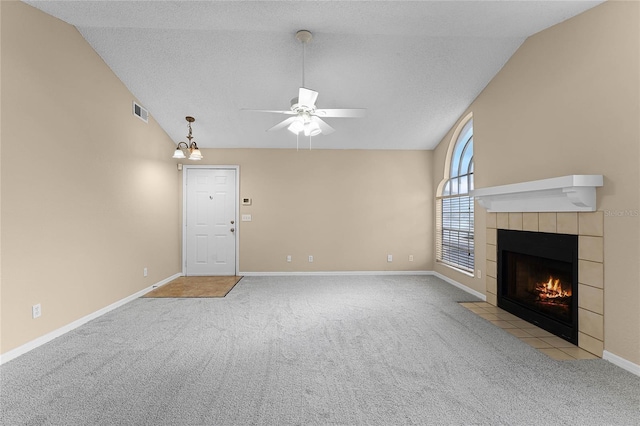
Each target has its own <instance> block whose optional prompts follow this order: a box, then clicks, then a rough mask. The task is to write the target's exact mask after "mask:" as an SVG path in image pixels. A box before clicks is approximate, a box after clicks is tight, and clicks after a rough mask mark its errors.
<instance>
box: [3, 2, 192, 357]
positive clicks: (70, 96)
mask: <svg viewBox="0 0 640 426" xmlns="http://www.w3.org/2000/svg"><path fill="white" fill-rule="evenodd" d="M1 8H2V15H1V16H2V129H1V136H2V160H1V161H2V164H1V165H2V180H1V182H2V266H1V268H2V282H1V286H2V287H1V293H0V295H1V306H2V330H1V331H2V337H1V342H0V344H1V348H0V352H2V353H6V352H7V351H9V350H11V349H14V348H16V347H17V346H20V345H22V344H24V343H26V342H29V341H31V340H33V339H35V338H37V337H40V336H42V335H44V334H46V333H48V332H50V331H53V330H55V329H57V328H59V327H62V326H64V325H66V324H69V323H71V322H72V321H74V320H77V319H79V318H81V317H83V316H85V315H87V314H90V313H92V312H95V311H96V310H98V309H100V308H103V307H105V306H108V305H109V304H111V303H113V302H116V301H118V300H120V299H122V298H125V297H127V296H129V295H131V294H133V293H135V292H137V291H139V290H141V289H143V288H145V287H148V286H150V285H152V284H154V283H155V282H158V281H160V280H162V279H164V278H167V277H169V276H171V275H173V274H175V273H177V272H179V270H180V264H179V257H180V239H179V228H178V224H179V203H177V201H176V200H178V190H179V183H178V177H177V175H176V171H175V164H174V161H173V160H171V159H170V158H169V154H168V153H170V152H171V151H172V149H173V148H172V147H173V146H174V145H173V143H172V141H171V140H170V139H169V138H168V136H167V135H166V134H165V133H164V131H162V130H161V129H160V127H159V126H158V125H157V124H156V123H155V122H154V121H153V119H151V120H150V122H149V124H145V123H144V122H142V121H140V120H139V119H138V118H136V117H134V116H133V115H132V113H131V108H132V106H131V103H132V101H133V100H134V97H133V96H132V95H131V93H129V92H128V91H127V89H126V88H125V86H124V85H123V84H122V83H121V82H120V81H119V80H118V79H117V78H116V77H115V75H114V74H113V73H112V72H111V70H110V69H109V68H108V67H107V66H106V65H105V63H104V62H103V61H102V60H101V59H100V57H99V56H98V55H97V54H96V53H95V52H94V51H93V50H92V49H91V47H90V46H89V45H88V44H87V43H86V41H85V40H84V39H83V38H82V36H81V35H80V34H79V33H78V32H77V31H76V29H75V28H73V27H72V26H70V25H67V24H65V23H63V22H62V21H59V20H57V19H55V18H52V17H50V16H48V15H46V14H44V13H42V12H40V11H38V10H36V9H34V8H32V7H30V6H27V5H25V4H24V3H19V2H1ZM144 267H147V268H148V270H149V276H148V277H147V278H143V268H144ZM36 303H41V304H42V317H41V318H39V319H35V320H34V319H32V318H31V306H32V305H34V304H36Z"/></svg>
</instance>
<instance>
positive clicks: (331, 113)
mask: <svg viewBox="0 0 640 426" xmlns="http://www.w3.org/2000/svg"><path fill="white" fill-rule="evenodd" d="M366 113H367V110H366V109H363V108H351V109H344V108H343V109H317V110H316V111H315V115H317V116H319V117H336V118H359V117H364V116H365V115H366Z"/></svg>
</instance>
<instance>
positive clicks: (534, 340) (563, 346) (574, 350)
mask: <svg viewBox="0 0 640 426" xmlns="http://www.w3.org/2000/svg"><path fill="white" fill-rule="evenodd" d="M460 305H461V306H463V307H465V308H467V309H469V310H471V311H472V312H473V313H475V314H476V315H478V313H476V312H474V311H475V310H477V311H484V312H485V313H486V314H490V313H495V315H496V316H498V317H502V316H505V315H510V316H513V315H511V314H509V313H507V312H505V311H503V310H502V309H500V308H498V307H495V306H491V305H488V303H486V302H461V303H460ZM501 311H502V312H501ZM513 317H514V318H517V317H515V316H513ZM489 322H490V323H491V324H493V325H495V326H496V327H498V328H501V329H502V330H503V331H506V332H507V333H509V334H511V335H513V336H516V337H517V338H518V339H520V340H522V341H523V342H524V343H526V344H528V345H529V346H531V347H534V348H536V349H537V350H538V351H540V352H542V353H544V354H545V355H547V356H549V357H551V358H553V359H555V360H559V361H567V360H573V361H576V360H581V359H597V358H598V356H597V354H598V353H600V354H602V342H600V341H599V340H597V339H594V338H592V337H591V336H588V335H586V334H584V333H580V334H581V335H580V343H581V344H582V345H585V349H586V350H584V349H581V348H579V347H577V346H575V345H573V344H572V343H570V342H567V341H566V340H564V339H561V338H559V337H556V336H553V335H552V336H550V337H536V336H534V335H539V334H545V333H546V331H545V330H542V329H541V328H538V327H536V326H535V325H533V324H530V323H528V322H527V321H522V320H519V319H518V320H517V321H505V320H489ZM514 324H517V325H518V326H516V325H514ZM589 350H593V351H595V352H593V354H592V353H589V352H588V351H589ZM598 351H599V352H598ZM594 354H595V355H594Z"/></svg>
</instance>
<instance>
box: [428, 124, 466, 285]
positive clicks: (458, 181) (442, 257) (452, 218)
mask: <svg viewBox="0 0 640 426" xmlns="http://www.w3.org/2000/svg"><path fill="white" fill-rule="evenodd" d="M460 127H461V128H460ZM458 129H459V131H457V132H455V133H454V137H455V135H456V133H457V137H455V145H454V146H453V149H451V148H450V149H449V153H448V155H447V165H448V167H445V176H444V179H443V181H442V182H441V183H440V185H439V187H438V192H437V197H436V206H437V207H436V208H437V211H436V233H437V235H436V259H437V261H439V262H442V263H444V264H447V265H450V266H453V267H455V268H459V269H462V270H464V271H467V272H471V273H473V270H474V236H473V197H470V196H469V191H471V190H472V189H473V118H472V117H471V114H470V115H469V116H468V117H467V119H466V120H465V121H463V122H462V123H461V124H460V126H459V127H458ZM452 143H453V140H452Z"/></svg>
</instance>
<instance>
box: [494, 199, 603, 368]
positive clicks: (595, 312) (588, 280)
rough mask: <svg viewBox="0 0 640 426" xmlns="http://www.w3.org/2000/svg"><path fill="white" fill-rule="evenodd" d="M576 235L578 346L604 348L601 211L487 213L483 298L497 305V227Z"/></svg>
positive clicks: (599, 353)
mask: <svg viewBox="0 0 640 426" xmlns="http://www.w3.org/2000/svg"><path fill="white" fill-rule="evenodd" d="M498 229H511V230H519V231H531V232H548V233H557V234H573V235H578V346H579V347H580V348H582V349H584V350H586V351H588V352H591V353H592V354H594V355H597V356H599V357H602V352H603V350H604V212H602V211H595V212H558V213H553V212H551V213H548V212H545V213H529V212H527V213H487V219H486V232H487V268H486V296H487V302H488V303H490V304H491V305H494V306H497V305H498V302H497V296H496V294H497V287H498V281H497V277H498V275H497V271H498V267H497V230H498Z"/></svg>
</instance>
